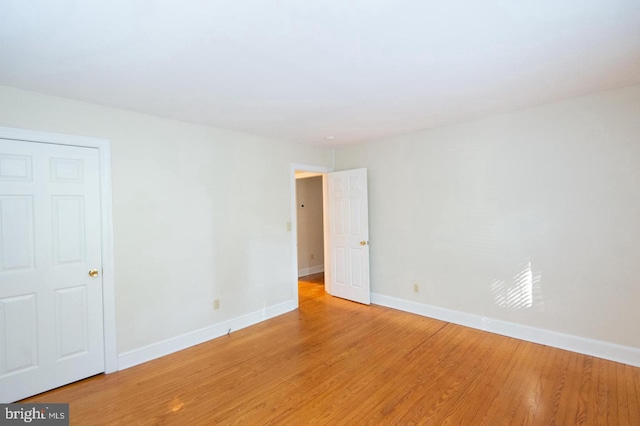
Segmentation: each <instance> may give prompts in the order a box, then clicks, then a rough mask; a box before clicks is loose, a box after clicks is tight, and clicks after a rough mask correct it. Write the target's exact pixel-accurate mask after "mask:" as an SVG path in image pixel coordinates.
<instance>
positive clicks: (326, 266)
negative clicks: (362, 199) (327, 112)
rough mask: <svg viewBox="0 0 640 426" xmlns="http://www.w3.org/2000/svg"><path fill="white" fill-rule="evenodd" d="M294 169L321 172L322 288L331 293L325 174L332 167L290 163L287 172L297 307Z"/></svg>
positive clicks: (296, 215) (294, 297) (296, 234)
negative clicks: (289, 183) (289, 184)
mask: <svg viewBox="0 0 640 426" xmlns="http://www.w3.org/2000/svg"><path fill="white" fill-rule="evenodd" d="M296 171H301V172H312V173H320V174H322V209H323V211H322V213H323V214H322V222H323V224H322V225H323V226H322V227H323V235H324V277H325V279H324V282H325V284H324V288H325V291H327V292H328V293H329V294H331V285H330V284H329V283H330V282H331V281H330V280H328V279H327V277H330V276H331V267H330V264H329V262H328V261H327V260H328V259H330V257H329V256H330V255H331V253H330V251H329V241H328V238H329V227H328V220H329V219H328V216H327V180H326V179H325V175H326V174H327V173H331V172H333V171H334V170H333V167H324V166H313V165H309V164H296V163H291V165H290V169H289V173H290V181H291V222H290V223H291V243H292V246H291V247H292V248H293V250H292V251H293V253H292V255H293V264H292V265H293V271H292V275H293V299H294V300H293V302H294V303H295V307H296V308H298V208H297V206H298V204H297V202H296Z"/></svg>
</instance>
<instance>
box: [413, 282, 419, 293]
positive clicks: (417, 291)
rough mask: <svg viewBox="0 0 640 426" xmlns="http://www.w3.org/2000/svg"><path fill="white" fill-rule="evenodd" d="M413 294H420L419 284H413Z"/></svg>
mask: <svg viewBox="0 0 640 426" xmlns="http://www.w3.org/2000/svg"><path fill="white" fill-rule="evenodd" d="M413 292H414V293H420V286H419V285H418V284H413Z"/></svg>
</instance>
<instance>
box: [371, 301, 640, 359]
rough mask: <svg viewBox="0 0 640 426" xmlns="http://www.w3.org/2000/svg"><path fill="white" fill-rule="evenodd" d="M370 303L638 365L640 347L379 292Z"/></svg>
mask: <svg viewBox="0 0 640 426" xmlns="http://www.w3.org/2000/svg"><path fill="white" fill-rule="evenodd" d="M371 303H374V304H376V305H381V306H386V307H389V308H394V309H398V310H401V311H405V312H410V313H413V314H417V315H422V316H425V317H429V318H434V319H438V320H441V321H446V322H450V323H453V324H458V325H463V326H466V327H471V328H476V329H478V330H483V331H488V332H491V333H496V334H501V335H503V336H509V337H513V338H516V339H520V340H526V341H528V342H533V343H539V344H542V345H547V346H552V347H554V348H559V349H564V350H567V351H571V352H577V353H581V354H585V355H590V356H595V357H598V358H603V359H608V360H611V361H615V362H621V363H623V364H628V365H633V366H635V367H640V348H634V347H630V346H622V345H617V344H614V343H609V342H603V341H601V340H594V339H587V338H584V337H578V336H573V335H570V334H563V333H558V332H555V331H550V330H544V329H541V328H535V327H529V326H526V325H521V324H516V323H512V322H508V321H502V320H496V319H491V318H485V317H481V316H479V315H474V314H469V313H465V312H459V311H453V310H450V309H445V308H439V307H437V306H431V305H427V304H424V303H419V302H414V301H411V300H405V299H399V298H396V297H390V296H385V295H382V294H376V293H372V294H371Z"/></svg>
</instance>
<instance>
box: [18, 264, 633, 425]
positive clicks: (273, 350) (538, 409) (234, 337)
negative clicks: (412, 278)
mask: <svg viewBox="0 0 640 426" xmlns="http://www.w3.org/2000/svg"><path fill="white" fill-rule="evenodd" d="M299 288H300V304H299V309H298V310H297V311H294V312H290V313H287V314H284V315H281V316H278V317H276V318H273V319H270V320H268V321H265V322H263V323H260V324H257V325H254V326H252V327H248V328H246V329H242V330H237V331H232V333H231V334H230V335H228V336H223V337H220V338H218V339H214V340H212V341H209V342H206V343H203V344H201V345H198V346H195V347H192V348H189V349H187V350H184V351H180V352H177V353H174V354H171V355H168V356H166V357H163V358H160V359H157V360H154V361H150V362H148V363H145V364H142V365H139V366H136V367H132V368H130V369H127V370H124V371H121V372H118V373H113V374H110V375H99V376H96V377H93V378H89V379H86V380H83V381H81V382H77V383H74V384H71V385H68V386H65V387H63V388H59V389H56V390H53V391H51V392H47V393H44V394H41V395H37V396H35V397H32V398H29V399H28V400H25V401H28V402H68V403H69V404H70V420H71V424H72V425H85V424H87V425H158V424H163V425H165V424H166V425H214V424H215V425H218V424H220V425H235V424H238V425H240V424H241V425H254V424H256V425H257V424H277V425H279V424H284V425H292V424H295V425H301V424H317V425H323V424H327V425H340V424H345V425H353V424H358V425H360V424H372V425H379V424H402V425H405V424H418V425H419V424H429V425H433V424H437V425H440V424H464V425H491V426H493V425H513V424H518V425H545V424H547V425H554V424H555V425H565V424H571V425H573V424H586V425H602V424H636V425H637V424H640V419H639V418H638V416H639V413H640V368H636V367H631V366H628V365H623V364H617V363H614V362H611V361H606V360H602V359H598V358H593V357H588V356H584V355H579V354H575V353H571V352H567V351H562V350H559V349H555V348H549V347H545V346H542V345H536V344H533V343H529V342H524V341H520V340H517V339H512V338H508V337H503V336H499V335H496V334H491V333H486V332H483V331H479V330H474V329H470V328H466V327H462V326H458V325H455V324H449V323H445V322H441V321H436V320H433V319H429V318H425V317H420V316H416V315H412V314H408V313H406V312H400V311H396V310H393V309H388V308H384V307H381V306H375V305H372V306H364V305H360V304H357V303H351V302H348V301H345V300H342V299H338V298H333V297H331V296H329V295H327V294H326V293H325V292H324V287H323V285H322V275H316V276H311V277H308V278H306V279H304V280H301V282H300V285H299Z"/></svg>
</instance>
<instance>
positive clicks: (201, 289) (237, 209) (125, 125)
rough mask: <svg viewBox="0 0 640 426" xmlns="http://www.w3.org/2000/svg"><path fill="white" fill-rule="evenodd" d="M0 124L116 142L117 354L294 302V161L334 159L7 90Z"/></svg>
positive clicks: (2, 92)
mask: <svg viewBox="0 0 640 426" xmlns="http://www.w3.org/2000/svg"><path fill="white" fill-rule="evenodd" d="M0 126H6V127H18V128H25V129H31V130H40V131H48V132H57V133H67V134H75V135H81V136H93V137H100V138H106V139H110V140H111V149H112V173H113V210H114V213H113V219H114V244H115V266H116V277H115V291H116V320H117V335H118V338H117V340H118V341H117V346H118V352H119V353H123V352H127V351H132V350H135V349H138V348H140V347H143V346H145V345H149V344H154V343H158V342H161V341H163V340H165V339H171V338H174V337H176V336H180V335H183V334H185V333H189V332H192V331H194V330H198V329H201V328H204V327H209V326H211V325H212V324H219V323H222V322H223V321H226V320H230V319H233V318H237V317H240V316H242V315H245V314H248V313H252V312H256V311H262V310H264V309H265V308H268V307H270V306H274V305H277V304H279V303H282V302H286V301H292V300H293V298H294V294H293V293H294V288H295V287H294V286H295V283H294V282H295V280H294V278H293V274H292V272H293V271H294V269H295V267H296V266H295V265H293V264H292V259H293V253H292V250H293V249H294V248H293V244H292V242H291V234H290V233H289V232H287V222H292V221H293V220H292V218H291V186H290V163H302V164H315V165H318V166H331V164H330V161H331V160H330V155H329V152H326V151H323V150H321V149H319V148H310V147H301V146H296V145H291V144H285V143H279V142H276V141H269V140H265V139H261V138H258V137H255V136H250V135H244V134H240V133H235V132H231V131H225V130H220V129H214V128H208V127H204V126H197V125H192V124H188V123H182V122H178V121H172V120H165V119H160V118H156V117H152V116H148V115H143V114H137V113H133V112H128V111H123V110H117V109H112V108H106V107H100V106H97V105H91V104H87V103H81V102H75V101H70V100H66V99H61V98H56V97H51V96H45V95H40V94H36V93H32V92H26V91H20V90H16V89H12V88H7V87H1V86H0ZM215 298H219V299H220V301H221V309H220V310H217V311H214V310H213V309H212V307H213V300H214V299H215ZM225 331H226V330H225Z"/></svg>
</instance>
